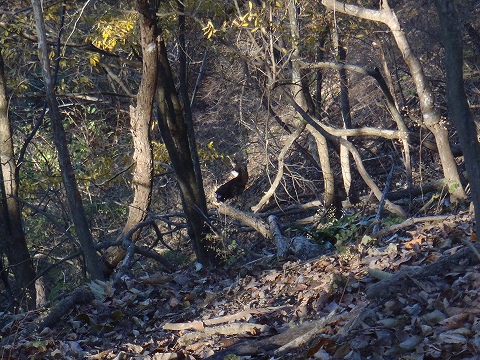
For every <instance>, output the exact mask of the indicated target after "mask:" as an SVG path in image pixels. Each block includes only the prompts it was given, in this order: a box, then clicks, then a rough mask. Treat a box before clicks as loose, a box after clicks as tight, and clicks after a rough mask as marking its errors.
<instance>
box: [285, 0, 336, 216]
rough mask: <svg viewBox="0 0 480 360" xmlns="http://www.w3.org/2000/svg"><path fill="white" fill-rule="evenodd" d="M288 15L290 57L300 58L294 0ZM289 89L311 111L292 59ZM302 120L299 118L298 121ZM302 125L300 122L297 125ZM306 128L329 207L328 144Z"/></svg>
mask: <svg viewBox="0 0 480 360" xmlns="http://www.w3.org/2000/svg"><path fill="white" fill-rule="evenodd" d="M287 7H288V17H289V22H290V35H291V37H292V58H294V59H297V58H300V51H299V48H298V43H299V41H300V27H299V24H298V18H297V8H296V5H295V1H294V0H289V1H288V4H287ZM291 91H292V94H293V98H294V99H295V101H296V102H297V104H299V105H300V106H301V107H302V109H303V110H305V111H307V112H309V113H313V112H314V109H310V108H309V106H308V102H307V97H306V94H305V93H304V91H306V89H305V88H304V87H303V86H302V69H301V67H300V65H299V64H298V63H297V62H295V61H293V62H292V86H291ZM301 122H304V120H300V123H301ZM298 126H299V127H300V126H302V125H301V124H300V125H298ZM306 129H307V130H308V131H309V132H310V133H311V134H312V136H313V137H314V139H315V144H316V146H317V151H318V160H319V162H320V167H321V169H322V174H323V184H324V194H323V199H324V204H325V206H326V207H329V206H331V205H333V204H334V203H335V181H334V174H333V170H332V167H331V164H330V157H329V154H328V144H327V141H326V139H325V137H324V136H323V135H322V134H321V133H319V132H318V131H316V130H315V128H314V127H312V126H311V125H310V124H308V123H307V126H306Z"/></svg>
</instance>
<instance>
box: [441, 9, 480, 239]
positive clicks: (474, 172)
mask: <svg viewBox="0 0 480 360" xmlns="http://www.w3.org/2000/svg"><path fill="white" fill-rule="evenodd" d="M435 5H436V6H437V12H438V15H439V18H440V26H441V28H442V33H443V40H444V46H445V68H446V73H447V101H448V114H449V116H450V118H451V119H452V121H453V123H454V124H455V126H456V128H457V130H458V136H459V138H460V145H461V146H462V149H463V155H464V158H465V166H466V168H467V174H468V178H469V179H470V188H471V190H472V199H473V205H474V207H475V220H476V229H477V234H479V233H480V232H479V231H480V183H479V182H478V179H480V144H479V142H478V139H477V130H476V126H475V122H474V121H473V115H472V112H471V111H470V108H469V106H468V101H467V96H466V94H465V87H464V83H463V46H462V36H461V30H460V24H459V21H458V18H457V12H456V10H455V5H454V2H453V1H452V0H435Z"/></svg>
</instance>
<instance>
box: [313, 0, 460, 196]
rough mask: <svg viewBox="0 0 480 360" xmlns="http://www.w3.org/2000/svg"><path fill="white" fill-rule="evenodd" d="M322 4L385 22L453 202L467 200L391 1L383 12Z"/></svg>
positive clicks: (331, 0) (427, 86)
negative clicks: (408, 76)
mask: <svg viewBox="0 0 480 360" xmlns="http://www.w3.org/2000/svg"><path fill="white" fill-rule="evenodd" d="M322 4H323V5H325V7H327V8H328V9H330V10H335V11H338V12H341V13H344V14H347V15H351V16H355V17H359V18H361V19H367V20H372V21H377V22H381V23H384V24H385V25H387V26H388V27H389V29H390V31H391V32H392V35H393V36H394V38H395V41H396V42H397V46H398V48H399V50H400V52H401V53H402V55H403V59H404V61H405V63H406V64H407V66H408V68H409V69H410V73H411V76H412V79H413V82H414V83H415V87H416V88H417V93H418V98H419V101H420V108H421V111H422V115H423V122H424V124H425V127H426V128H427V129H428V130H430V131H431V132H432V134H433V136H435V140H436V142H437V147H438V153H439V155H440V161H441V163H442V168H443V174H444V176H445V178H446V179H447V181H448V182H449V183H450V184H451V189H452V195H453V199H454V200H455V199H464V198H465V197H466V195H465V191H464V189H463V186H462V183H461V181H460V176H459V172H458V169H457V164H456V162H455V158H454V157H453V154H452V150H451V147H450V142H449V137H448V131H447V129H446V127H445V126H444V125H443V124H442V121H441V118H440V112H439V111H438V109H437V108H436V107H435V97H434V95H433V91H432V89H431V88H430V84H429V83H428V80H427V78H426V77H425V74H424V73H423V69H422V65H421V64H420V61H419V60H418V58H417V57H416V56H415V54H414V53H413V51H412V49H411V48H410V44H409V43H408V41H407V38H406V36H405V33H404V31H403V30H402V28H401V26H400V23H399V22H398V19H397V16H396V15H395V12H393V10H392V9H391V8H390V7H389V5H388V1H387V0H383V1H381V9H380V10H373V9H366V8H362V7H359V6H356V5H349V4H345V3H342V2H340V1H336V0H322Z"/></svg>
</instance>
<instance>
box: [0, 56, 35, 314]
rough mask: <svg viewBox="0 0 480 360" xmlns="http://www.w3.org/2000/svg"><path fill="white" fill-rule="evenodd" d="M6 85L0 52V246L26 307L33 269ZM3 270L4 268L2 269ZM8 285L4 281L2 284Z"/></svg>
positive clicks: (32, 305)
mask: <svg viewBox="0 0 480 360" xmlns="http://www.w3.org/2000/svg"><path fill="white" fill-rule="evenodd" d="M6 93H7V86H6V79H5V72H4V64H3V57H2V54H1V53H0V163H1V167H0V183H1V186H2V189H1V195H2V196H1V199H0V227H2V230H1V231H0V249H1V250H2V251H1V252H4V253H5V255H6V256H7V259H8V265H9V267H10V268H11V269H12V272H13V274H14V277H15V282H16V284H15V286H14V288H20V289H21V290H22V292H24V293H23V294H21V298H23V299H26V301H25V302H24V303H25V304H26V305H27V308H28V309H34V308H35V304H36V291H35V284H34V279H35V270H34V267H33V262H32V259H31V257H30V253H29V251H28V246H27V242H26V240H25V233H24V230H23V225H22V216H21V212H20V205H19V203H18V201H17V196H18V178H17V176H16V173H17V164H16V162H15V158H14V152H13V140H12V131H11V126H10V120H9V117H8V101H7V95H6ZM1 252H0V256H3V254H1ZM2 271H5V269H2ZM5 286H8V284H5Z"/></svg>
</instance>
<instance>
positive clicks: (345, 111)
mask: <svg viewBox="0 0 480 360" xmlns="http://www.w3.org/2000/svg"><path fill="white" fill-rule="evenodd" d="M338 36H339V35H338V31H337V29H336V28H335V29H333V46H335V48H336V51H337V58H338V62H339V63H340V64H345V60H346V59H347V52H346V50H345V48H344V47H343V46H342V44H341V43H340V39H339V38H338ZM338 76H339V78H340V102H341V109H342V120H343V127H344V128H345V129H351V128H352V117H351V115H350V101H349V99H348V77H347V71H346V70H345V68H344V67H340V68H339V69H338ZM345 139H347V137H345ZM340 166H341V168H342V179H343V187H344V188H345V193H346V194H347V198H349V196H350V190H351V189H350V188H351V186H352V170H351V168H350V152H349V151H348V149H347V148H346V147H345V146H342V145H340Z"/></svg>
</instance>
